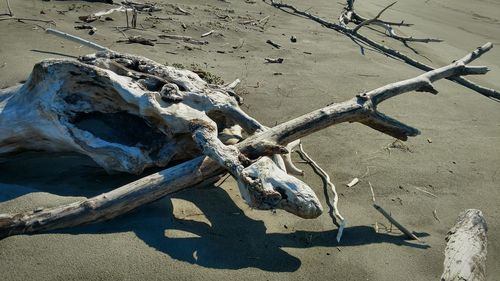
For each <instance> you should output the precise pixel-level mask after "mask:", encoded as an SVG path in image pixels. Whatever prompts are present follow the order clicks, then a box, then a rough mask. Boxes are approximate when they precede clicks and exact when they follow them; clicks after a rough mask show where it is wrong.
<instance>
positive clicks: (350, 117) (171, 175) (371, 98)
mask: <svg viewBox="0 0 500 281" xmlns="http://www.w3.org/2000/svg"><path fill="white" fill-rule="evenodd" d="M491 47H492V45H491V43H487V44H485V45H484V46H482V47H480V48H478V49H477V50H475V51H474V52H472V53H471V54H468V55H467V56H465V57H464V58H462V59H460V60H457V61H456V62H454V63H452V64H450V65H448V66H444V67H442V68H439V69H436V70H433V71H429V72H426V73H424V74H422V75H420V76H417V77H415V78H411V79H407V80H404V81H400V82H396V83H392V84H389V85H386V86H383V87H380V88H378V89H375V90H372V91H369V92H367V93H364V94H360V95H357V96H356V97H355V98H353V99H351V100H348V101H345V102H342V103H335V104H332V105H329V106H327V107H324V108H321V109H318V110H315V111H312V112H310V113H308V114H305V115H302V116H300V117H297V118H295V119H293V120H290V121H287V122H285V123H282V124H280V125H277V126H275V127H273V128H269V129H266V130H263V129H259V127H258V125H257V124H258V123H257V124H254V120H253V119H248V120H247V121H246V122H247V123H246V124H244V125H242V127H244V128H245V130H250V131H251V130H254V131H253V132H255V133H254V134H253V135H251V136H250V137H249V138H247V139H245V140H244V141H242V142H241V143H238V144H237V145H236V146H235V148H237V149H238V150H239V151H240V152H241V153H242V155H246V157H248V158H250V159H257V158H258V157H259V156H262V155H273V154H276V153H287V152H288V151H287V150H286V149H285V148H284V147H283V146H284V145H287V144H288V143H291V142H293V141H294V140H297V139H299V138H301V137H304V136H306V135H309V134H311V133H314V132H316V131H318V130H321V129H324V128H326V127H328V126H332V125H335V124H339V123H342V122H361V123H364V124H366V125H368V126H373V127H374V128H375V129H377V130H379V131H381V132H384V133H386V134H389V135H392V136H397V137H399V138H400V139H406V138H407V137H408V136H414V135H415V134H416V133H415V131H412V130H408V129H407V127H408V126H403V125H401V123H400V122H399V123H398V122H395V120H393V119H390V120H386V119H384V118H380V117H374V116H378V115H374V113H378V111H377V105H378V104H379V103H381V102H383V101H384V100H386V99H389V98H391V97H394V96H397V95H400V94H403V93H406V92H411V91H415V90H416V91H428V92H432V93H436V92H437V91H436V90H435V89H434V88H433V87H432V82H435V81H437V80H440V79H444V78H448V77H451V76H460V75H466V74H481V73H486V71H487V68H485V67H481V68H477V67H468V66H467V64H468V63H470V62H471V61H473V60H475V59H477V58H478V57H480V56H481V55H482V54H484V53H485V52H487V51H489V50H490V49H491ZM108 55H109V54H108ZM112 55H114V56H118V57H120V58H125V59H133V58H134V57H133V56H129V55H118V54H112ZM105 58H106V57H105ZM87 59H89V60H90V61H94V60H95V58H94V57H93V56H90V57H87ZM108 59H109V58H108ZM142 59H143V60H144V61H145V62H147V64H146V65H147V66H148V67H147V69H148V71H147V73H149V75H156V76H158V77H162V79H165V80H169V81H172V80H175V79H180V78H179V77H178V75H173V74H174V73H177V74H179V75H181V74H182V71H181V70H173V69H169V68H160V67H158V68H155V67H154V66H155V64H154V63H153V62H150V61H149V60H147V59H144V58H142ZM104 61H106V60H104ZM51 62H52V61H49V62H46V63H49V64H50V63H51ZM96 63H97V62H96ZM77 65H80V64H77ZM478 69H480V71H478ZM65 70H67V69H65ZM99 71H101V72H102V71H103V70H99ZM35 73H36V72H35ZM104 73H107V75H108V76H107V78H106V79H108V80H109V79H110V78H111V77H113V74H112V73H108V72H106V71H104ZM169 75H171V76H169ZM172 75H173V76H172ZM193 75H195V74H194V73H193ZM100 77H103V76H100ZM181 77H184V76H182V75H181ZM36 78H37V77H36V75H34V76H33V75H32V78H31V79H36ZM67 78H68V79H69V80H68V81H73V80H74V79H75V78H70V77H67ZM38 79H40V77H38ZM72 79H73V80H72ZM103 79H104V78H103ZM106 79H104V81H106ZM40 81H41V82H42V84H41V86H45V85H46V84H43V80H40ZM115 82H119V79H118V80H115ZM125 82H127V83H128V82H129V80H125ZM181 82H182V83H181ZM127 83H125V84H127ZM198 83H202V84H203V81H198V80H197V79H194V80H178V83H177V85H179V86H182V87H183V88H185V89H190V88H192V89H197V87H195V86H196V85H197V84H198ZM25 85H31V86H33V87H34V88H36V86H37V84H30V83H29V82H27V83H26V84H25ZM122 86H123V85H122ZM23 87H24V90H29V89H28V88H29V87H28V88H26V87H27V86H23ZM23 87H19V86H18V87H14V88H10V89H7V90H2V92H3V93H2V94H1V95H0V96H1V98H0V101H1V104H0V109H1V110H2V112H0V121H2V120H4V119H3V118H5V117H4V116H7V115H9V114H13V113H12V112H13V111H15V110H13V111H8V110H7V111H6V104H7V103H9V102H11V101H10V100H9V95H10V98H12V96H13V95H14V94H15V93H17V92H19V91H21V89H23ZM123 87H125V86H123ZM129 91H135V90H132V89H129ZM45 92H47V91H45ZM122 94H124V93H122ZM128 94H130V93H128ZM147 97H148V101H150V99H149V97H150V96H147ZM29 99H30V100H33V96H30V98H29ZM19 100H20V101H21V100H22V99H19ZM146 104H149V105H151V104H153V105H154V102H153V103H146ZM18 106H19V107H22V106H24V105H23V104H21V103H20V104H19V105H18ZM15 108H16V107H14V108H13V109H15ZM234 108H235V107H233V109H234ZM30 110H32V109H30ZM155 110H156V111H155ZM155 110H153V111H152V112H157V110H159V109H158V108H156V109H155ZM20 114H23V112H22V111H21V112H20ZM231 114H233V115H231V116H240V118H241V116H245V115H241V114H242V113H241V112H240V113H235V112H232V113H231ZM234 114H236V115H234ZM238 114H240V115H238ZM174 117H180V115H178V116H174ZM191 117H192V116H191ZM8 118H11V117H8ZM373 118H376V119H377V125H376V126H375V125H373V123H370V122H367V120H370V119H373ZM181 119H182V118H181ZM30 120H31V119H30ZM207 121H208V122H211V121H210V120H209V119H207ZM255 122H256V121H255ZM242 123H245V122H242ZM21 124H22V123H21ZM156 124H157V125H160V127H161V124H162V123H156ZM4 126H5V127H4V128H9V127H12V126H6V125H4ZM24 126H26V127H25V128H24V129H28V131H29V130H33V128H30V126H31V124H24ZM0 127H2V124H0ZM202 127H203V126H202ZM203 128H205V129H206V128H208V127H206V126H205V127H203ZM194 129H195V130H194V131H193V132H200V134H201V135H200V137H201V138H203V137H205V138H207V137H209V138H212V137H213V135H211V134H206V135H203V132H202V131H198V130H197V129H198V127H196V126H195V128H194ZM35 130H36V128H35ZM2 132H4V129H2ZM17 133H19V132H17ZM52 133H53V132H52ZM9 134H10V135H11V136H12V137H15V136H16V132H10V133H9ZM196 138H198V137H196V136H195V139H196ZM17 140H20V139H19V138H18V139H17ZM212 142H213V141H212ZM202 143H203V142H200V141H198V144H202ZM209 143H210V141H208V142H206V145H208V146H209V147H208V150H212V151H211V152H208V153H207V155H209V156H210V157H212V158H207V157H197V158H194V159H192V160H189V161H186V162H184V163H182V164H179V165H177V166H174V167H172V168H169V169H166V170H164V171H162V172H159V173H156V174H154V175H151V176H148V177H145V178H143V179H141V180H138V181H136V182H133V183H131V184H128V185H125V186H123V187H121V188H118V189H115V190H113V191H111V192H108V193H105V194H102V195H99V196H96V197H94V198H91V199H88V200H84V201H81V202H77V203H73V204H69V205H64V206H61V207H56V208H52V209H47V210H42V211H36V212H28V213H20V214H11V215H2V216H1V219H0V233H1V235H2V236H8V235H13V234H21V233H32V232H39V231H44V230H51V229H56V228H61V227H68V226H75V225H79V224H84V223H90V222H94V221H102V220H106V219H110V218H112V217H115V216H117V215H120V214H124V213H126V212H128V211H130V210H132V209H134V208H137V207H139V206H141V205H143V204H146V203H148V202H152V201H155V200H158V199H160V198H161V197H163V196H165V195H167V194H169V193H171V192H175V191H178V190H181V189H183V188H187V187H190V186H193V185H197V184H200V183H202V182H203V181H204V180H207V179H210V178H213V177H215V176H217V175H219V174H221V173H225V171H227V170H226V169H228V170H229V171H231V172H233V173H235V172H234V171H235V170H234V166H232V165H233V164H234V163H229V166H228V165H226V164H227V163H224V162H223V163H221V161H220V160H221V158H222V159H223V158H224V157H226V154H225V153H223V152H222V153H221V151H222V150H217V149H214V147H210V144H209ZM34 144H37V142H34ZM8 145H19V144H18V143H16V142H15V141H14V142H5V140H4V141H3V142H2V141H0V147H1V148H2V149H4V151H5V147H8ZM38 145H39V147H40V143H39V142H38ZM234 151H236V150H234ZM214 153H221V154H220V156H217V157H214V155H213V154H214ZM231 153H232V152H231ZM231 153H230V155H231ZM233 156H234V155H233ZM233 156H231V157H233ZM245 161H246V160H245ZM244 166H246V168H248V167H251V168H250V169H251V171H252V173H254V172H255V171H256V170H258V169H259V167H260V168H261V169H262V174H266V171H268V170H269V169H268V168H266V166H265V165H264V166H261V165H254V166H252V164H250V165H249V166H247V165H245V164H244ZM237 169H239V168H238V167H237ZM278 170H281V169H278ZM247 171H248V170H247ZM252 173H248V172H245V173H243V172H242V173H241V174H239V175H238V173H236V175H234V174H233V175H234V176H236V177H238V176H240V175H243V176H244V177H250V178H251V180H252V181H254V182H255V181H257V182H258V180H259V177H260V176H261V175H259V174H258V173H257V174H254V176H252ZM285 175H286V174H285ZM285 175H281V178H282V179H283V181H285V182H280V183H278V184H276V185H273V190H274V191H277V192H278V193H279V194H280V195H281V199H282V200H280V201H278V203H276V206H275V207H280V206H281V205H282V204H286V203H289V202H285V201H286V200H283V199H286V198H285V196H283V195H286V194H288V193H287V192H290V190H293V186H294V185H293V184H291V185H287V184H286V178H285V177H286V176H288V175H286V176H285ZM289 177H291V176H289ZM289 180H290V181H292V182H293V181H294V180H296V179H295V178H292V177H291V178H290V179H289ZM239 184H245V183H244V182H242V181H239ZM247 186H248V189H247V191H250V192H255V191H257V192H256V193H254V194H253V195H252V196H253V197H259V196H262V195H263V194H265V192H262V190H260V191H259V190H255V189H254V188H255V187H256V186H255V185H252V184H250V185H247ZM259 188H261V189H265V188H266V187H264V186H260V187H259ZM287 188H288V189H290V190H287ZM303 188H305V189H306V190H305V191H302V192H301V194H305V195H307V197H308V198H306V197H304V196H303V197H302V198H303V199H304V200H299V201H295V202H298V204H299V205H295V206H292V207H287V208H288V209H287V210H288V211H292V212H294V211H296V214H297V215H299V216H303V217H311V216H310V215H309V214H318V213H320V212H319V209H318V208H319V207H320V206H315V204H311V203H312V202H313V201H314V200H315V199H316V198H315V197H310V196H311V195H313V194H314V192H312V190H310V188H309V187H307V186H306V185H304V187H303ZM283 189H284V190H283ZM270 194H271V195H272V196H271V197H269V198H268V199H270V200H272V198H273V197H274V195H276V193H274V192H271V193H270ZM299 195H300V194H298V195H297V196H298V197H300V196H299ZM252 196H250V197H252ZM261 198H262V197H261ZM276 198H277V197H276ZM256 202H257V203H259V202H258V201H256ZM260 203H266V204H268V203H269V201H268V200H261V202H260ZM273 204H274V203H273ZM304 208H306V209H304ZM307 208H310V209H307ZM311 208H312V209H311Z"/></svg>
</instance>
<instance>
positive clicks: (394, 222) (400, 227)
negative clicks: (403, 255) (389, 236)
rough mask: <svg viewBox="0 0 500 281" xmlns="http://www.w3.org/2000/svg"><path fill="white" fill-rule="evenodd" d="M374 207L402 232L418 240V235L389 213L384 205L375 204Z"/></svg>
mask: <svg viewBox="0 0 500 281" xmlns="http://www.w3.org/2000/svg"><path fill="white" fill-rule="evenodd" d="M373 207H374V208H375V209H376V210H377V211H379V212H380V213H381V214H382V215H383V216H384V217H385V218H386V219H387V220H388V221H390V222H391V223H392V224H394V226H395V227H397V228H398V229H399V230H401V232H403V233H404V234H405V235H406V236H407V237H408V238H410V239H413V240H418V241H420V239H418V237H417V236H415V234H413V233H411V231H409V230H408V229H407V228H406V227H404V226H403V225H402V224H400V223H399V222H398V221H397V220H395V219H394V218H393V217H392V216H391V215H390V214H389V213H387V212H386V211H385V210H384V209H383V208H382V207H380V206H379V205H377V204H373Z"/></svg>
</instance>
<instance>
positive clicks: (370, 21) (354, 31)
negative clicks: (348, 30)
mask: <svg viewBox="0 0 500 281" xmlns="http://www.w3.org/2000/svg"><path fill="white" fill-rule="evenodd" d="M396 3H397V1H396V2H392V3H391V4H389V5H387V6H386V7H385V8H383V9H382V10H381V11H380V12H379V13H378V14H377V15H376V16H375V17H374V18H372V19H369V20H365V21H363V22H362V23H360V24H358V25H357V26H356V27H355V28H354V29H353V30H352V33H356V32H358V30H359V29H360V28H361V27H363V26H365V25H368V24H370V23H372V22H374V21H376V20H378V18H379V17H380V16H381V15H382V14H383V13H384V12H385V11H386V10H387V9H389V8H390V7H392V6H394V4H396Z"/></svg>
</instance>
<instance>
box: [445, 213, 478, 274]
mask: <svg viewBox="0 0 500 281" xmlns="http://www.w3.org/2000/svg"><path fill="white" fill-rule="evenodd" d="M487 231H488V227H487V225H486V221H485V219H484V217H483V213H482V212H481V211H480V210H475V209H469V210H465V211H463V212H462V213H460V215H459V216H458V218H457V221H456V223H455V225H454V226H453V227H452V228H451V229H450V231H449V232H448V235H447V236H446V241H447V244H446V249H445V252H444V255H445V258H444V271H443V275H442V276H441V280H442V281H483V280H486V254H487V237H486V232H487Z"/></svg>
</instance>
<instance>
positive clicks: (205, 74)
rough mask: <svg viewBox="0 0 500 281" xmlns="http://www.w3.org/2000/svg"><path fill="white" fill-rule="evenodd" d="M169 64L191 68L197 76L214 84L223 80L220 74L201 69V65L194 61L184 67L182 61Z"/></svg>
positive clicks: (220, 83) (222, 82)
mask: <svg viewBox="0 0 500 281" xmlns="http://www.w3.org/2000/svg"><path fill="white" fill-rule="evenodd" d="M165 65H168V63H165ZM171 66H173V67H175V68H179V69H187V70H191V71H192V72H194V73H196V74H198V76H200V78H201V79H203V80H205V81H206V82H207V83H209V84H215V85H222V84H224V80H222V78H221V77H220V76H218V75H216V74H213V73H211V72H209V71H206V70H204V69H202V68H201V66H200V65H198V64H196V63H192V64H191V65H190V66H189V67H186V66H185V65H183V64H182V63H172V65H171Z"/></svg>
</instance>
